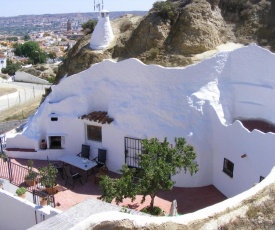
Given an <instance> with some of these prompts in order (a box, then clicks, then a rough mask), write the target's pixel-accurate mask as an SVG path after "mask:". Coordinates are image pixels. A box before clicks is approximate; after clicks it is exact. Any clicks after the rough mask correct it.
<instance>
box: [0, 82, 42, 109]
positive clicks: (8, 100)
mask: <svg viewBox="0 0 275 230" xmlns="http://www.w3.org/2000/svg"><path fill="white" fill-rule="evenodd" d="M43 94H45V86H44V85H41V88H40V86H38V87H36V88H35V87H33V88H22V89H19V90H17V91H16V92H14V93H11V94H6V95H3V96H0V110H5V109H8V108H10V107H12V106H15V105H17V104H19V103H23V102H26V101H28V100H30V99H33V98H35V97H38V96H40V95H43Z"/></svg>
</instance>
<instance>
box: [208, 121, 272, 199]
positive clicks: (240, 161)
mask: <svg viewBox="0 0 275 230" xmlns="http://www.w3.org/2000/svg"><path fill="white" fill-rule="evenodd" d="M213 146H214V171H213V178H214V180H213V184H214V185H215V186H216V187H217V189H219V190H220V191H221V192H222V193H223V194H224V195H225V196H227V197H232V196H235V195H237V194H239V193H241V192H243V191H246V190H248V189H250V188H251V187H253V186H254V184H255V183H258V182H259V180H260V176H263V177H266V176H267V175H268V173H269V170H270V169H271V168H272V167H273V166H274V162H275V155H274V149H275V134H273V133H267V134H265V133H262V132H260V131H258V130H254V131H252V132H251V133H250V132H249V131H248V130H247V129H245V128H244V127H243V125H242V124H241V123H240V122H239V121H236V122H235V123H234V124H233V125H230V126H224V125H222V124H220V123H219V124H216V125H215V131H214V143H213ZM243 154H246V155H247V156H246V157H245V158H241V156H242V155H243ZM224 158H227V159H228V160H230V161H231V162H233V163H234V171H233V178H231V177H229V176H228V175H227V174H225V173H224V172H223V162H224Z"/></svg>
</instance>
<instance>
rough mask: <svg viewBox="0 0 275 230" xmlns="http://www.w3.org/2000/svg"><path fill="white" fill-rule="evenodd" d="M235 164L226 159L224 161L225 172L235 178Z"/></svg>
mask: <svg viewBox="0 0 275 230" xmlns="http://www.w3.org/2000/svg"><path fill="white" fill-rule="evenodd" d="M233 171H234V163H232V162H231V161H230V160H228V159H226V158H224V160H223V172H224V173H225V174H227V175H228V176H230V177H233Z"/></svg>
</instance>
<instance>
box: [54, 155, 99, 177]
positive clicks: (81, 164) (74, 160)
mask: <svg viewBox="0 0 275 230" xmlns="http://www.w3.org/2000/svg"><path fill="white" fill-rule="evenodd" d="M59 160H60V161H62V162H63V163H67V164H69V165H73V166H75V167H77V168H80V169H82V170H84V171H86V173H87V174H86V176H87V177H86V182H87V180H88V176H90V175H92V174H93V173H90V174H89V172H88V171H89V170H90V169H92V168H93V167H95V166H96V165H97V163H96V162H94V161H91V160H88V159H85V158H81V157H79V156H75V155H64V156H62V157H60V158H59Z"/></svg>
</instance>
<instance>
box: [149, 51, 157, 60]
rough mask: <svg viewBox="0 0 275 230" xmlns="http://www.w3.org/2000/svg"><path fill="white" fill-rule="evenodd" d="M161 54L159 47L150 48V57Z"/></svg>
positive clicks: (153, 57)
mask: <svg viewBox="0 0 275 230" xmlns="http://www.w3.org/2000/svg"><path fill="white" fill-rule="evenodd" d="M158 55H159V49H158V48H151V49H150V50H149V58H150V59H155V58H156V57H157V56H158Z"/></svg>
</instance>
